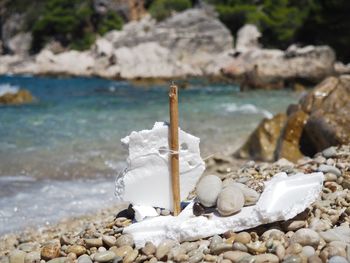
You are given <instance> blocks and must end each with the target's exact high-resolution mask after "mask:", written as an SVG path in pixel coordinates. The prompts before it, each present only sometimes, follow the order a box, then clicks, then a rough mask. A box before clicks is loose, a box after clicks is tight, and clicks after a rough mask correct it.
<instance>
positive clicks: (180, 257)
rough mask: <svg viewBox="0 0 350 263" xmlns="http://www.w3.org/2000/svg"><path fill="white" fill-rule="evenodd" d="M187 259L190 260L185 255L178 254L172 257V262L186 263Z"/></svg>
mask: <svg viewBox="0 0 350 263" xmlns="http://www.w3.org/2000/svg"><path fill="white" fill-rule="evenodd" d="M189 258H190V257H189V255H186V254H178V255H176V256H174V260H175V261H176V262H188V260H189Z"/></svg>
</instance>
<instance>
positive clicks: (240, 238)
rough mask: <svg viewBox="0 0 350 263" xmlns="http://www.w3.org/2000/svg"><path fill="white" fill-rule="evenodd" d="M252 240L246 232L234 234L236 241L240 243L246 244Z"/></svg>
mask: <svg viewBox="0 0 350 263" xmlns="http://www.w3.org/2000/svg"><path fill="white" fill-rule="evenodd" d="M251 240H252V237H251V236H250V234H249V233H248V232H241V233H238V234H237V235H236V242H240V243H242V244H248V243H249V242H250V241H251Z"/></svg>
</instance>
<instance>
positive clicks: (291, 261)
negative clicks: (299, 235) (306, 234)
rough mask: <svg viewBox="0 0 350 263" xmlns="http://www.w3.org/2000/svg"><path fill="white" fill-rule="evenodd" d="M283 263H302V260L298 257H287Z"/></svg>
mask: <svg viewBox="0 0 350 263" xmlns="http://www.w3.org/2000/svg"><path fill="white" fill-rule="evenodd" d="M283 263H302V259H301V258H300V257H299V256H298V255H290V256H287V257H286V258H285V259H284V260H283Z"/></svg>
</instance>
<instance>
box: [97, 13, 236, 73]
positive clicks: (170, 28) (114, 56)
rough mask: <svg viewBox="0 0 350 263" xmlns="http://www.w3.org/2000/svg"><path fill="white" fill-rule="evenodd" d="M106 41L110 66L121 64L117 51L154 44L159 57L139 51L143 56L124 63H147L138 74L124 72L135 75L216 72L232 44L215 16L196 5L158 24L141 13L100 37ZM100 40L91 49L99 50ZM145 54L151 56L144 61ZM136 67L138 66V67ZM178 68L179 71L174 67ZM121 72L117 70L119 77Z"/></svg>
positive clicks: (225, 63) (133, 50)
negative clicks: (109, 46)
mask: <svg viewBox="0 0 350 263" xmlns="http://www.w3.org/2000/svg"><path fill="white" fill-rule="evenodd" d="M106 41H109V42H110V43H111V45H112V46H113V48H114V50H115V51H114V52H111V53H109V60H110V61H111V65H106V67H109V66H113V67H114V68H115V65H117V66H120V67H121V68H123V67H125V66H124V65H123V64H122V63H121V61H122V60H118V55H119V57H121V56H122V55H121V54H120V53H130V54H132V53H133V52H135V51H136V52H137V50H138V49H141V48H140V47H147V48H150V47H158V50H159V51H158V52H157V51H156V50H155V52H153V53H155V54H154V55H157V56H158V57H159V58H158V59H157V60H155V59H154V56H153V55H152V54H151V55H147V52H146V51H144V52H143V53H140V55H143V56H145V58H140V57H139V56H138V55H132V56H131V58H130V60H132V59H133V58H136V60H135V61H129V62H128V64H130V63H131V64H136V63H137V62H138V61H139V60H142V61H144V62H145V63H146V64H147V66H146V68H145V69H144V70H143V73H142V74H140V75H138V73H137V72H136V71H135V72H134V73H132V72H130V73H131V74H128V75H132V76H133V77H135V78H144V77H146V78H154V77H156V78H157V77H158V78H162V77H164V76H170V77H177V76H187V75H191V76H193V75H194V76H196V75H220V74H221V72H220V70H221V68H222V67H223V66H226V65H227V61H229V58H230V55H229V53H230V52H231V51H232V45H233V38H232V36H231V34H230V31H229V30H228V29H227V28H226V27H225V26H224V25H223V24H222V23H221V22H220V21H219V20H218V19H217V17H215V16H213V15H212V14H211V13H208V12H206V10H205V9H199V8H195V9H189V10H186V11H184V12H182V13H177V14H175V15H173V16H172V17H170V18H168V19H166V20H165V21H163V22H161V23H157V22H156V21H155V20H154V19H153V18H151V17H150V16H145V17H144V18H143V19H142V20H140V21H133V22H130V23H128V24H126V25H125V26H124V27H123V30H121V31H111V32H109V33H107V34H106V35H105V36H104V43H103V46H104V47H107V46H108V45H107V43H106ZM101 43H102V41H101V40H98V42H96V45H95V46H96V47H97V48H96V47H95V48H94V50H101V48H102V45H101ZM103 53H104V54H106V52H103ZM151 53H152V52H151ZM147 57H148V58H152V59H151V60H149V61H147ZM104 61H106V59H105V60H104ZM155 62H158V63H160V64H161V65H164V64H168V63H172V64H173V65H172V66H171V67H172V68H173V69H172V70H171V71H172V72H174V73H176V74H175V75H173V76H171V75H169V66H167V67H160V66H159V65H157V64H155ZM140 67H141V65H140V66H139V67H138V68H140ZM99 68H100V67H99ZM179 68H181V70H178V69H179ZM163 69H164V72H162V71H163ZM106 70H107V71H108V69H106ZM130 70H132V68H130ZM147 71H149V73H147ZM138 72H140V71H138ZM155 72H159V73H158V74H155ZM123 75H124V74H123V73H121V76H122V77H123Z"/></svg>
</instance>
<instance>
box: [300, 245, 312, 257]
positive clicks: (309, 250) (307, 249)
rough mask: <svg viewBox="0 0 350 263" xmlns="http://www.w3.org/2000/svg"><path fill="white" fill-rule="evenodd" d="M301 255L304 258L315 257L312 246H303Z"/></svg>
mask: <svg viewBox="0 0 350 263" xmlns="http://www.w3.org/2000/svg"><path fill="white" fill-rule="evenodd" d="M302 253H303V254H304V255H305V256H306V257H311V256H313V255H315V249H314V248H313V247H312V246H304V247H303V250H302Z"/></svg>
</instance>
